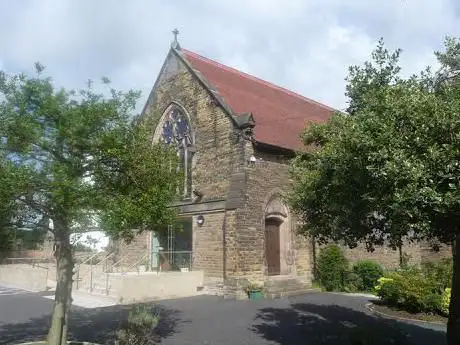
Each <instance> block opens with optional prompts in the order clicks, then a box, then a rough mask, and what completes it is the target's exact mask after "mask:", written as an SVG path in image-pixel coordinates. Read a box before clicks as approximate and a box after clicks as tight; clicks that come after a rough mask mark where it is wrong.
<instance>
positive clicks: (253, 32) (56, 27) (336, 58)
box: [0, 0, 460, 108]
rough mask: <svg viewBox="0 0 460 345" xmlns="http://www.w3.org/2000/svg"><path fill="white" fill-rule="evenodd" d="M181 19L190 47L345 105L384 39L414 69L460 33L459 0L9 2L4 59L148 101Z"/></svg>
mask: <svg viewBox="0 0 460 345" xmlns="http://www.w3.org/2000/svg"><path fill="white" fill-rule="evenodd" d="M176 26H177V27H178V28H179V29H180V30H181V31H182V34H181V35H180V37H179V39H180V43H181V45H182V46H183V47H186V48H188V49H190V50H193V51H196V52H197V53H200V54H203V55H206V56H208V57H210V58H213V59H217V60H219V61H220V62H222V63H225V64H229V65H231V66H233V67H236V68H239V69H242V70H244V71H245V72H248V73H251V74H254V75H256V76H258V77H261V78H264V79H267V80H269V81H271V82H274V83H277V84H280V85H282V86H284V87H287V88H290V89H292V90H294V91H296V92H299V93H302V94H304V95H305V96H307V97H310V98H313V99H317V100H319V101H322V102H325V103H327V104H330V105H332V106H335V107H339V108H343V107H344V103H345V98H344V95H343V94H344V86H345V84H344V78H345V76H346V74H347V68H348V66H349V65H350V64H359V63H362V62H363V61H364V60H366V59H367V58H368V56H369V54H370V51H371V49H372V48H373V47H374V46H375V42H376V41H377V40H378V39H379V38H380V37H381V36H383V37H384V38H385V41H386V42H387V43H388V46H389V47H390V48H391V49H393V48H396V47H401V48H403V49H404V54H403V57H402V64H403V67H405V68H406V69H407V72H406V73H407V74H410V73H412V72H415V71H417V70H419V69H421V68H423V67H424V66H425V65H427V64H432V63H434V62H435V59H434V57H433V55H432V51H433V50H436V49H439V48H440V47H441V45H442V40H443V38H444V37H445V36H446V35H454V36H455V35H456V36H460V14H459V6H458V4H457V3H456V0H436V1H432V0H387V1H377V0H353V1H343V0H309V1H306V0H221V1H214V0H202V1H199V2H198V1H192V0H183V1H172V0H171V1H170V0H157V1H150V0H132V1H123V2H122V1H118V2H114V1H112V0H99V1H94V0H69V1H60V0H41V1H30V0H23V1H15V2H6V1H5V2H1V3H0V62H3V67H4V68H6V69H8V70H9V71H23V70H31V69H32V67H33V62H35V61H37V60H38V61H40V62H42V63H44V64H45V65H46V66H48V72H49V74H51V75H52V76H53V77H54V78H55V80H56V81H57V82H58V83H59V84H60V85H64V86H67V87H80V86H83V85H84V83H85V81H86V80H87V79H88V78H92V79H98V78H99V77H101V76H107V77H109V78H110V79H111V80H112V81H113V83H114V86H115V87H117V88H121V89H129V88H135V89H141V90H142V91H143V94H144V96H143V99H142V101H144V100H145V98H146V96H147V95H148V92H149V91H150V88H151V87H152V85H153V83H154V81H155V78H156V75H157V73H158V71H159V69H160V67H161V64H162V62H163V60H164V58H165V56H166V53H167V51H168V49H169V44H170V41H171V39H172V34H171V30H172V29H173V28H174V27H176ZM0 66H1V65H0ZM141 106H142V104H141Z"/></svg>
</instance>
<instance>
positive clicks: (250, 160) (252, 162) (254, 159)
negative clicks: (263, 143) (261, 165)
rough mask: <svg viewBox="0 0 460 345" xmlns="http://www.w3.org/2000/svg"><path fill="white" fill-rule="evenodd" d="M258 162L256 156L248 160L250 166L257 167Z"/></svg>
mask: <svg viewBox="0 0 460 345" xmlns="http://www.w3.org/2000/svg"><path fill="white" fill-rule="evenodd" d="M256 162H257V158H256V157H254V156H251V157H249V159H248V165H255V164H256Z"/></svg>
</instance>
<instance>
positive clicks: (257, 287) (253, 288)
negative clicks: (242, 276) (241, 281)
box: [244, 282, 263, 293]
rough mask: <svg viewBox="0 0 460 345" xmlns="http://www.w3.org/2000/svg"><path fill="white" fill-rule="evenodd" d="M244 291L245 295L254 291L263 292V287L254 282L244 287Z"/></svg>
mask: <svg viewBox="0 0 460 345" xmlns="http://www.w3.org/2000/svg"><path fill="white" fill-rule="evenodd" d="M244 291H246V292H247V293H249V292H255V291H263V286H262V285H261V284H259V283H256V282H249V284H248V285H247V286H246V287H245V289H244Z"/></svg>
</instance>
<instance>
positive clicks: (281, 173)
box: [234, 144, 311, 281]
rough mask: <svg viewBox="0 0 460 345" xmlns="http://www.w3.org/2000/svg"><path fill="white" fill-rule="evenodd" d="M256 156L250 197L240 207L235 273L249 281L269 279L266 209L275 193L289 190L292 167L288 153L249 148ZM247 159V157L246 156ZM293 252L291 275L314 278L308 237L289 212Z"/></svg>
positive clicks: (249, 174) (249, 169) (248, 183)
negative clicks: (298, 227)
mask: <svg viewBox="0 0 460 345" xmlns="http://www.w3.org/2000/svg"><path fill="white" fill-rule="evenodd" d="M251 155H254V156H255V157H256V163H255V164H254V165H248V166H247V167H246V168H245V169H246V171H247V181H246V186H247V187H246V188H247V192H246V198H245V202H244V205H242V207H241V208H239V209H238V210H237V214H236V218H237V228H238V234H237V239H236V242H237V243H238V246H237V247H238V265H237V266H238V269H237V272H235V273H234V275H235V276H239V277H246V278H248V279H249V280H256V281H260V280H264V279H266V267H265V242H264V241H265V238H264V237H265V208H266V206H267V204H268V202H269V201H270V199H271V198H272V197H274V196H281V197H282V195H283V193H284V192H286V191H287V190H288V189H289V183H290V179H289V170H288V169H289V167H288V158H287V157H286V156H283V155H280V154H276V153H273V152H266V151H262V150H257V149H254V148H253V147H252V145H250V144H247V145H246V147H245V156H246V157H247V158H248V157H250V156H251ZM246 160H247V159H246ZM287 221H289V227H290V232H291V237H292V239H291V241H292V247H291V248H293V253H289V254H290V257H291V259H292V262H291V263H290V264H289V268H288V269H289V275H292V276H298V277H300V278H301V279H302V280H304V281H310V279H311V248H310V246H309V243H308V241H307V240H305V239H303V238H301V237H298V236H297V235H296V229H297V225H296V222H295V219H294V217H293V216H292V215H288V220H287Z"/></svg>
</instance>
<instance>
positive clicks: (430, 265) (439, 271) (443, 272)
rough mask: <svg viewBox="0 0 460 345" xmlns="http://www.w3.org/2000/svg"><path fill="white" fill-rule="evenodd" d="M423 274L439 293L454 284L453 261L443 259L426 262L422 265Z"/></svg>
mask: <svg viewBox="0 0 460 345" xmlns="http://www.w3.org/2000/svg"><path fill="white" fill-rule="evenodd" d="M422 273H423V275H424V276H425V277H426V278H427V279H428V280H430V283H431V284H432V285H433V286H435V287H436V288H437V289H438V290H439V293H443V292H444V290H445V289H446V288H450V287H451V286H452V275H453V262H452V259H443V260H441V261H438V262H426V263H424V264H423V266H422Z"/></svg>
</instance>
